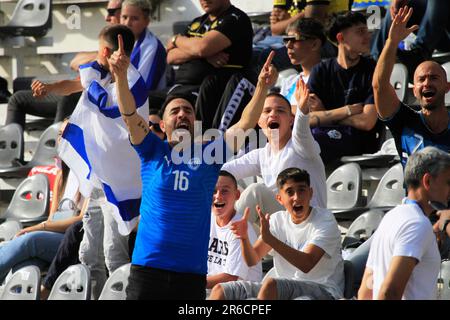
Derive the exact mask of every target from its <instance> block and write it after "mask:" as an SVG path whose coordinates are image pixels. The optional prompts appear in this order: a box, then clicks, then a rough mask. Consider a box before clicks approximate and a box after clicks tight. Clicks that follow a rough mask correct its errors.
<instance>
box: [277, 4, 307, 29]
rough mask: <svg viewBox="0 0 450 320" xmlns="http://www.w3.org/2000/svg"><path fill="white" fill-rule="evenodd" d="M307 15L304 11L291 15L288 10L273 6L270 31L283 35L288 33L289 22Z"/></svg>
mask: <svg viewBox="0 0 450 320" xmlns="http://www.w3.org/2000/svg"><path fill="white" fill-rule="evenodd" d="M304 16H305V14H304V12H299V13H297V14H296V15H295V16H293V17H291V16H290V15H289V13H288V12H287V10H285V9H280V8H273V9H272V12H271V14H270V31H272V35H282V34H285V33H286V28H287V27H288V25H289V24H291V23H292V22H294V21H297V20H299V19H302V18H303V17H304Z"/></svg>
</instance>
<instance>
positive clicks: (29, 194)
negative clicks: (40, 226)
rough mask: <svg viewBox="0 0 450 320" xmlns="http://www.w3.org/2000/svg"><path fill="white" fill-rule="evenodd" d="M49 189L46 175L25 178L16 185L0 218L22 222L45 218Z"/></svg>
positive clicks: (37, 220)
mask: <svg viewBox="0 0 450 320" xmlns="http://www.w3.org/2000/svg"><path fill="white" fill-rule="evenodd" d="M49 198H50V190H49V183H48V179H47V176H46V175H44V174H36V175H34V176H31V177H28V178H26V179H25V180H24V181H22V183H21V184H20V185H19V186H18V187H17V189H16V191H15V192H14V195H13V198H12V200H11V202H10V203H9V206H8V208H7V209H6V211H5V213H4V214H3V215H2V216H1V217H0V218H7V219H12V220H17V221H20V222H22V223H31V222H39V221H43V220H45V219H47V216H48V209H49V208H48V203H49Z"/></svg>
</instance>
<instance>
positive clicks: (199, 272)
mask: <svg viewBox="0 0 450 320" xmlns="http://www.w3.org/2000/svg"><path fill="white" fill-rule="evenodd" d="M120 42H121V40H119V43H120ZM272 58H273V53H272V54H271V55H270V56H269V58H268V60H267V61H266V64H265V65H264V68H263V70H262V71H261V74H260V76H259V80H258V85H257V88H256V90H255V94H254V96H253V98H252V100H251V101H250V102H249V104H248V105H247V107H246V108H245V109H244V111H243V114H242V117H241V119H240V120H239V121H238V122H237V123H236V124H235V125H234V126H232V127H231V128H230V129H228V130H227V131H226V132H225V133H224V134H223V135H222V136H219V137H217V138H216V139H215V140H213V141H210V142H207V143H198V142H195V143H194V120H195V110H194V107H193V105H192V103H191V102H190V101H189V98H187V99H185V98H182V97H181V96H169V97H168V98H167V100H166V103H165V107H164V109H163V117H162V118H163V120H162V121H161V124H160V125H161V128H162V129H163V131H164V132H165V133H166V134H167V141H161V140H160V139H159V138H157V137H156V136H155V135H154V134H153V133H151V132H150V130H149V128H148V121H147V120H146V119H143V118H142V117H140V116H139V115H138V114H137V113H136V107H135V102H134V100H133V95H132V94H131V92H130V90H129V89H128V81H127V73H126V70H127V67H128V65H129V59H128V58H127V57H126V55H124V54H123V52H122V48H120V49H119V50H118V51H116V52H115V53H114V54H113V55H112V56H111V59H110V65H111V68H112V71H113V73H114V76H115V78H116V87H117V98H118V102H119V108H120V112H121V114H122V118H123V119H124V121H125V123H126V125H127V127H128V130H129V132H130V142H131V144H132V145H133V147H134V148H135V150H136V152H137V153H138V155H139V157H140V159H141V176H142V184H143V192H142V202H141V208H140V212H141V220H140V224H139V228H138V234H137V238H136V244H135V249H134V252H133V258H132V267H131V272H130V277H129V284H128V287H127V299H130V300H135V299H204V298H205V288H206V274H207V256H208V238H209V228H210V218H211V214H210V213H211V212H210V210H211V202H212V195H213V191H214V187H215V184H216V181H217V177H218V175H219V171H220V168H221V166H222V164H223V163H224V162H225V161H226V156H225V155H226V154H227V148H230V149H231V150H232V151H236V150H237V149H238V148H239V147H240V146H241V144H242V141H239V142H237V143H234V142H235V139H236V138H242V137H238V136H237V135H238V132H242V131H241V130H247V129H251V128H254V127H255V125H256V123H257V121H258V118H259V116H260V114H261V110H262V106H263V104H264V99H265V95H266V92H267V90H268V88H269V87H270V86H272V85H273V84H274V83H275V81H276V78H277V75H276V71H275V69H274V68H272V67H271V65H270V63H271V61H272ZM200 132H201V130H200ZM180 136H182V139H180ZM238 140H239V139H238ZM240 140H243V139H240ZM186 141H188V142H189V143H188V145H189V147H188V148H183V149H181V150H180V148H179V147H178V146H179V145H186ZM192 149H193V151H194V155H193V156H192ZM186 155H188V157H187V159H188V160H187V161H181V162H180V161H179V156H181V157H182V158H183V159H185V156H186ZM208 155H210V156H212V157H215V160H214V162H213V163H210V161H208V160H210V158H209V157H208Z"/></svg>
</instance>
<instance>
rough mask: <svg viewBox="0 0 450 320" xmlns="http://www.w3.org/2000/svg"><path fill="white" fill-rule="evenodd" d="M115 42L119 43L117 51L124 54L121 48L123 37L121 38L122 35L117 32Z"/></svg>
mask: <svg viewBox="0 0 450 320" xmlns="http://www.w3.org/2000/svg"><path fill="white" fill-rule="evenodd" d="M117 42H118V45H119V53H120V54H125V50H124V49H123V39H122V35H121V34H118V35H117Z"/></svg>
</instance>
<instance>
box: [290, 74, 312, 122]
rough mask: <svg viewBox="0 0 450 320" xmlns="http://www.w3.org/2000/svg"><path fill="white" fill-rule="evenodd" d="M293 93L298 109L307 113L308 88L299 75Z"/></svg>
mask: <svg viewBox="0 0 450 320" xmlns="http://www.w3.org/2000/svg"><path fill="white" fill-rule="evenodd" d="M294 94H295V100H297V107H298V108H299V109H300V111H301V112H302V113H303V114H309V103H308V102H309V89H308V86H307V85H306V84H305V82H304V81H303V79H302V77H299V79H298V81H297V85H296V87H295V93H294Z"/></svg>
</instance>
